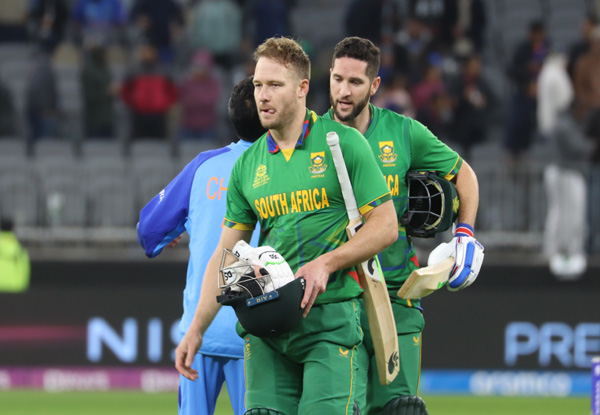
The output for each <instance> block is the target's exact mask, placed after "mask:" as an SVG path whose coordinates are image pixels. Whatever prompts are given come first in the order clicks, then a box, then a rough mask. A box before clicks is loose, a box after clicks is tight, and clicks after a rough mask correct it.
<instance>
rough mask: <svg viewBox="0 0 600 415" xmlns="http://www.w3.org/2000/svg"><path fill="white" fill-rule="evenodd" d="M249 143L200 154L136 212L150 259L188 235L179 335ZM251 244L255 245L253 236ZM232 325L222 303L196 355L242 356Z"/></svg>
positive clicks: (231, 316)
mask: <svg viewBox="0 0 600 415" xmlns="http://www.w3.org/2000/svg"><path fill="white" fill-rule="evenodd" d="M251 144H252V143H249V142H247V141H243V140H240V141H238V142H237V143H232V144H230V145H228V146H227V147H223V148H219V149H216V150H210V151H205V152H203V153H200V154H199V155H198V156H196V158H194V160H192V161H191V162H190V163H189V164H188V165H187V166H185V167H184V169H183V170H182V171H181V172H180V173H179V174H178V175H177V176H176V177H175V178H174V179H173V180H172V181H171V183H169V184H168V185H167V186H166V187H165V188H164V189H163V190H162V191H161V192H160V193H159V194H158V195H156V196H155V197H154V198H153V199H152V200H151V201H150V202H148V204H147V205H146V206H144V208H143V209H142V210H141V212H140V221H139V223H138V226H137V233H138V241H139V243H140V244H141V245H142V247H143V248H144V250H145V251H146V255H147V256H148V257H149V258H154V257H155V256H157V255H158V254H160V253H161V251H162V250H163V248H164V247H165V246H166V245H167V244H168V243H169V242H171V241H172V240H173V239H175V238H176V237H177V236H179V235H181V233H183V232H184V231H187V232H188V234H189V236H190V245H189V249H190V259H189V262H188V269H187V279H186V285H185V289H184V291H183V316H182V317H181V322H180V324H179V329H180V331H181V333H185V332H187V330H188V328H189V326H190V323H191V322H192V319H193V318H194V313H195V312H196V306H197V305H198V299H199V297H200V289H201V288H202V279H203V276H204V269H205V268H206V264H207V263H208V260H209V259H210V258H211V256H212V254H213V252H214V250H215V248H216V247H217V244H218V242H219V237H220V235H221V223H222V220H223V216H224V215H225V201H226V193H227V186H228V179H229V174H230V173H231V169H232V167H233V165H234V163H235V161H236V160H237V159H238V157H239V156H240V155H241V154H242V153H243V152H244V151H245V150H246V149H247V148H249V147H250V146H251ZM250 243H251V244H253V246H256V245H255V244H256V234H255V235H254V237H253V240H252V241H251V242H250ZM214 278H215V279H216V278H217V276H216V275H215V276H214ZM236 323H237V317H236V315H235V313H234V311H233V309H232V308H231V307H221V309H220V310H219V312H218V313H217V315H216V317H215V319H214V320H213V323H212V324H211V325H210V326H209V327H208V330H206V333H205V334H204V336H203V341H202V347H201V348H200V353H203V354H208V355H213V356H224V357H232V358H242V357H244V351H243V349H244V346H243V342H242V339H240V337H239V336H238V335H237V333H236V332H235V324H236Z"/></svg>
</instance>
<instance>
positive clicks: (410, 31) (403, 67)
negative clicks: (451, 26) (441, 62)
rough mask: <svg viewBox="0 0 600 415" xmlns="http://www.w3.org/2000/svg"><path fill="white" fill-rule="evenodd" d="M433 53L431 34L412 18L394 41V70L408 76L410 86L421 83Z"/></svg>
mask: <svg viewBox="0 0 600 415" xmlns="http://www.w3.org/2000/svg"><path fill="white" fill-rule="evenodd" d="M432 51H433V43H432V37H431V32H430V31H429V29H428V28H427V26H425V24H424V23H423V22H422V21H421V20H420V19H418V18H415V17H410V18H409V19H408V20H407V22H406V25H405V27H404V29H403V30H401V31H399V32H398V33H397V34H396V37H395V39H394V70H395V71H397V72H401V73H404V74H406V75H407V80H408V85H409V86H413V85H416V84H417V83H418V82H420V81H421V79H422V77H423V74H424V73H425V69H426V67H427V65H428V56H429V54H430V53H431V52H432Z"/></svg>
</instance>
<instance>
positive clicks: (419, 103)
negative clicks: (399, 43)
mask: <svg viewBox="0 0 600 415" xmlns="http://www.w3.org/2000/svg"><path fill="white" fill-rule="evenodd" d="M445 92H446V85H445V83H444V81H443V80H442V72H441V70H440V68H439V66H436V65H435V64H433V63H430V64H429V65H427V67H426V69H425V74H424V76H423V80H422V81H421V82H419V83H418V84H416V85H415V86H414V87H413V88H412V91H411V95H412V98H413V102H414V104H415V108H416V110H417V112H425V111H427V109H428V107H429V105H430V103H431V98H433V96H434V95H439V94H441V93H445ZM423 124H425V125H428V124H427V123H425V122H423Z"/></svg>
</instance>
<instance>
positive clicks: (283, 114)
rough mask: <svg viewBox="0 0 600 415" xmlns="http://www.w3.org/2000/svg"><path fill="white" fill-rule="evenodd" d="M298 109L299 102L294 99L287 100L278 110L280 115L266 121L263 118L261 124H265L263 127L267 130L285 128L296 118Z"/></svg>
mask: <svg viewBox="0 0 600 415" xmlns="http://www.w3.org/2000/svg"><path fill="white" fill-rule="evenodd" d="M297 109H298V103H297V102H295V101H293V100H290V101H288V102H285V103H283V104H282V105H281V110H278V111H277V113H276V114H277V115H278V116H277V117H276V118H275V119H272V120H270V121H264V122H263V120H262V119H261V120H260V124H261V125H262V126H263V128H265V129H267V130H279V129H281V128H284V127H285V126H286V125H288V124H290V123H291V122H292V121H293V120H294V118H295V116H296V111H297Z"/></svg>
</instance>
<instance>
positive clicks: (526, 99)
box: [503, 21, 549, 161]
mask: <svg viewBox="0 0 600 415" xmlns="http://www.w3.org/2000/svg"><path fill="white" fill-rule="evenodd" d="M548 47H549V44H548V40H547V39H546V30H545V28H544V25H543V23H542V22H541V21H533V22H531V23H530V25H529V36H528V39H527V40H525V41H523V42H522V43H520V44H519V45H518V46H517V49H516V50H515V54H514V56H513V58H512V61H511V63H510V66H509V68H508V76H509V78H510V80H511V81H512V82H513V84H514V92H513V96H512V99H511V100H510V103H509V106H508V114H507V123H506V131H505V135H504V142H503V145H504V148H505V149H506V151H507V152H508V154H509V156H510V158H511V160H512V161H515V160H516V159H518V157H519V156H520V155H521V154H522V153H523V152H525V151H527V150H529V148H530V147H531V144H532V141H533V136H534V133H535V130H536V115H535V114H536V105H537V78H538V75H539V72H540V69H541V67H542V63H543V62H544V59H546V56H547V55H548Z"/></svg>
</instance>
